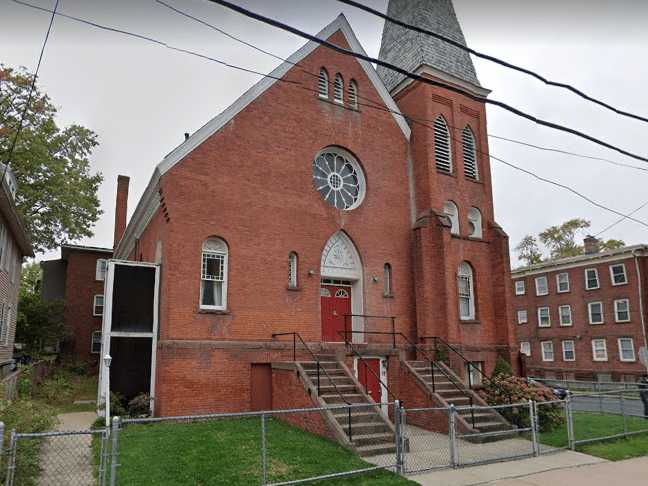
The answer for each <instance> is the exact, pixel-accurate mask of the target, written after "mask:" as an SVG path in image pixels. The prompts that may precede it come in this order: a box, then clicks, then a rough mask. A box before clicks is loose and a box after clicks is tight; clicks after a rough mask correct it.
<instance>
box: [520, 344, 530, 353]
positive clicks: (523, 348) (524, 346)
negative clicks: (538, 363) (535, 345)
mask: <svg viewBox="0 0 648 486" xmlns="http://www.w3.org/2000/svg"><path fill="white" fill-rule="evenodd" d="M520 353H522V354H526V355H527V356H531V343H530V342H529V341H521V342H520Z"/></svg>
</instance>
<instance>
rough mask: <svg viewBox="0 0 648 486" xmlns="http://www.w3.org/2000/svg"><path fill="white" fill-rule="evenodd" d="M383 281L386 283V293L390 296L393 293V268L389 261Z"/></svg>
mask: <svg viewBox="0 0 648 486" xmlns="http://www.w3.org/2000/svg"><path fill="white" fill-rule="evenodd" d="M383 283H384V285H385V289H384V295H385V297H390V296H391V295H392V268H391V265H390V264H389V263H385V266H384V268H383Z"/></svg>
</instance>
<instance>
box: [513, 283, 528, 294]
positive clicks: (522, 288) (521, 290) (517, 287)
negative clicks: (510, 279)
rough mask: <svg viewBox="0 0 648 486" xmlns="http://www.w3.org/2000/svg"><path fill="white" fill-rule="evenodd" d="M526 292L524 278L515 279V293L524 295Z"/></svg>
mask: <svg viewBox="0 0 648 486" xmlns="http://www.w3.org/2000/svg"><path fill="white" fill-rule="evenodd" d="M525 293H526V288H525V286H524V280H516V281H515V295H524V294H525Z"/></svg>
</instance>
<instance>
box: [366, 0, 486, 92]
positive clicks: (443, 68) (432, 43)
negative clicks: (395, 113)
mask: <svg viewBox="0 0 648 486" xmlns="http://www.w3.org/2000/svg"><path fill="white" fill-rule="evenodd" d="M387 15H389V16H390V17H394V18H397V19H399V20H401V21H403V22H406V23H408V24H412V25H416V26H417V27H422V28H424V29H427V30H431V31H432V32H437V33H439V34H441V35H443V36H445V37H449V38H451V39H453V40H455V41H457V42H461V43H462V44H464V45H466V39H465V38H464V36H463V32H462V31H461V27H460V25H459V21H458V20H457V16H456V14H455V11H454V8H453V6H452V0H389V6H388V7H387ZM380 59H382V60H384V61H387V62H390V63H392V64H395V65H396V66H398V67H401V68H403V69H407V70H408V71H415V70H416V69H417V68H419V67H420V66H421V65H427V66H431V67H432V68H434V69H435V70H438V71H440V72H441V73H445V74H448V75H450V78H458V79H459V80H461V81H464V82H468V83H470V84H472V85H475V86H480V84H479V80H478V79H477V74H476V72H475V66H473V63H472V60H471V59H470V55H469V54H468V53H467V52H465V51H462V50H461V49H459V48H457V47H455V46H451V45H449V44H447V43H446V42H443V41H441V40H439V39H435V38H434V37H431V36H429V35H426V34H419V33H417V32H413V31H411V30H408V29H406V28H404V27H400V26H398V25H395V24H393V23H392V22H389V21H385V28H384V29H383V35H382V44H381V46H380ZM378 75H379V76H380V77H381V79H382V80H383V83H385V86H386V87H387V89H388V90H390V91H392V90H393V89H394V88H395V87H396V86H397V85H398V84H399V83H400V82H401V81H402V80H403V79H404V78H405V76H403V75H402V74H399V73H397V72H395V71H392V70H391V69H387V68H384V67H382V66H378Z"/></svg>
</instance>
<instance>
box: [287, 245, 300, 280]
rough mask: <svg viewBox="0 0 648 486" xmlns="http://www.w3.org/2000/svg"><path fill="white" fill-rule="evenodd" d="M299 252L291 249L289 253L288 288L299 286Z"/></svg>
mask: <svg viewBox="0 0 648 486" xmlns="http://www.w3.org/2000/svg"><path fill="white" fill-rule="evenodd" d="M297 283H298V282H297V253H295V252H294V251H291V252H290V253H289V254H288V288H290V289H296V288H297Z"/></svg>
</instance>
